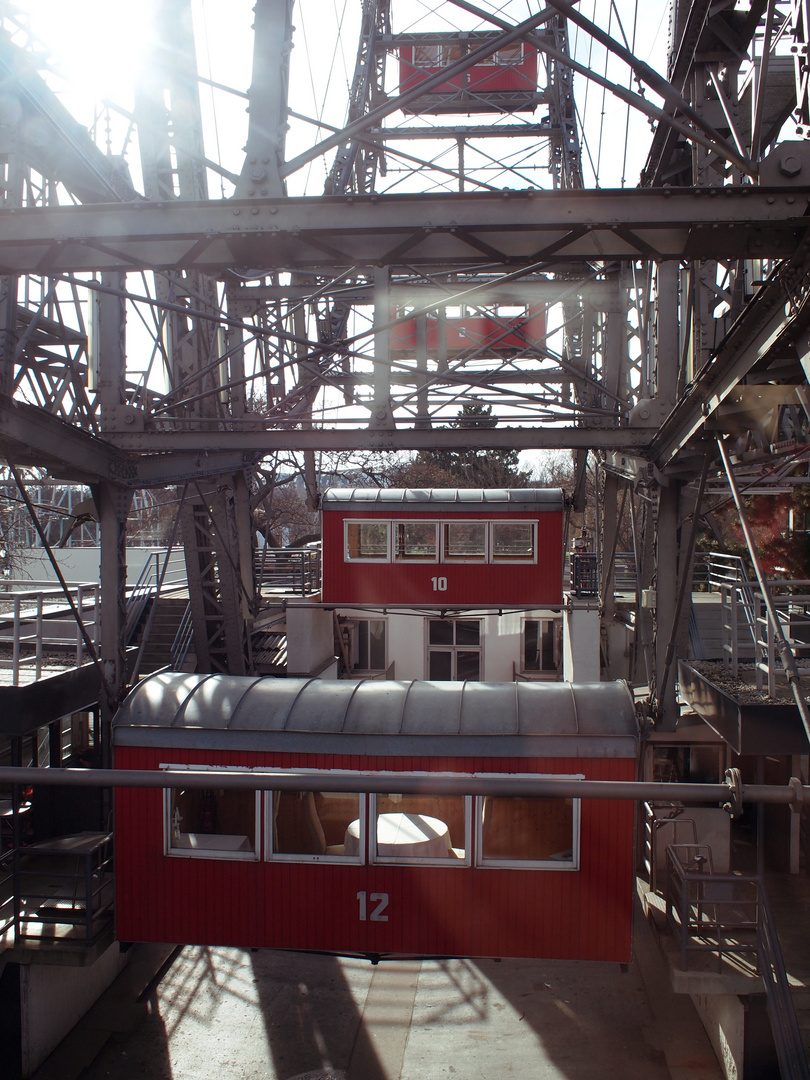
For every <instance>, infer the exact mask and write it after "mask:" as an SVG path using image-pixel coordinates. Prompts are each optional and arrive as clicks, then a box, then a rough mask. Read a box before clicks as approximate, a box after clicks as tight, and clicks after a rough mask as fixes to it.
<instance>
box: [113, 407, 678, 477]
mask: <svg viewBox="0 0 810 1080" xmlns="http://www.w3.org/2000/svg"><path fill="white" fill-rule="evenodd" d="M362 422H363V419H362V418H358V420H357V421H356V423H357V424H358V425H359V424H361V423H362ZM231 426H232V428H235V427H236V425H235V422H231ZM255 428H256V422H255V420H254V421H247V422H246V423H245V425H244V430H240V429H238V428H237V429H236V430H230V431H206V432H205V433H204V435H203V436H201V434H200V432H199V431H168V432H157V431H148V432H132V433H124V434H116V435H115V436H113V438H114V439H115V441H116V444H117V445H118V447H119V448H120V449H126V450H130V451H140V452H147V451H149V452H151V453H162V454H165V453H169V452H171V453H174V452H176V451H178V450H184V451H186V453H187V455H188V457H187V458H186V462H187V464H189V463H190V462H191V461H192V460H194V459H195V455H196V457H197V458H201V456H202V455H204V454H209V453H220V452H231V453H234V452H242V453H246V454H256V455H260V454H269V453H273V452H274V451H282V450H285V451H286V450H367V451H376V450H441V449H454V448H457V447H458V432H457V431H456V430H455V429H453V428H449V427H448V428H434V429H433V430H424V429H420V428H415V427H407V428H405V427H392V428H381V429H375V430H370V429H366V428H360V427H347V428H343V429H340V430H336V429H325V428H319V429H314V430H313V429H306V430H296V429H294V428H293V429H292V430H280V429H269V430H264V431H256V430H255ZM656 432H657V429H656V428H649V427H648V428H636V427H633V428H626V427H624V428H597V429H594V428H587V427H552V426H550V425H542V426H541V425H539V424H538V426H535V427H525V428H516V427H497V428H488V429H484V430H480V431H479V430H477V429H472V428H471V429H470V430H469V431H465V433H464V442H465V445H467V446H471V447H475V448H476V449H485V450H486V449H489V450H535V449H548V450H557V449H568V448H577V447H580V448H583V449H591V448H593V449H600V448H604V449H614V450H631V451H633V452H635V453H637V454H639V455H641V456H644V455H645V454H646V452H647V447H648V446H649V444H650V442H651V441H652V439H653V436H654V435H655V434H656ZM201 438H204V440H205V450H204V451H201V450H200V441H201ZM208 472H209V475H210V474H213V472H214V470H213V469H212V470H209V471H208ZM181 478H182V472H181Z"/></svg>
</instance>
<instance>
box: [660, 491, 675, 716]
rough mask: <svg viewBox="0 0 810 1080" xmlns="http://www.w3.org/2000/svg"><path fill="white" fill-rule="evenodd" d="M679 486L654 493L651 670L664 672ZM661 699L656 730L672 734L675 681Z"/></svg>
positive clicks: (672, 603) (672, 614)
mask: <svg viewBox="0 0 810 1080" xmlns="http://www.w3.org/2000/svg"><path fill="white" fill-rule="evenodd" d="M680 493H681V485H680V483H679V482H677V481H674V480H673V481H671V482H670V485H669V486H668V487H660V488H659V489H658V527H657V529H656V573H657V577H656V598H655V670H656V673H661V675H663V672H664V671H665V670H666V657H667V645H668V643H669V628H670V627H671V626H674V625H675V614H676V610H677V594H678V546H679V544H678V541H679V530H678V513H679V509H680V502H681V500H680ZM663 691H664V693H663V695H658V696H657V706H658V710H657V713H658V714H657V727H658V728H659V730H661V731H674V730H675V728H676V727H677V723H678V702H677V697H676V694H675V680H674V679H670V680H668V682H667V684H666V685H665V686H664V687H663Z"/></svg>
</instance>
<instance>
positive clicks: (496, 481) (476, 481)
mask: <svg viewBox="0 0 810 1080" xmlns="http://www.w3.org/2000/svg"><path fill="white" fill-rule="evenodd" d="M497 423H498V421H497V420H495V419H494V418H493V416H492V406H491V405H486V404H484V403H482V402H479V401H473V402H467V403H465V405H464V406H463V407H462V408H461V410H460V411H459V413H458V419H457V420H454V421H453V422H452V423H451V424H450V425H449V426H450V427H451V428H455V429H457V430H459V431H464V430H467V431H469V430H474V429H476V428H478V429H480V428H494V427H496V426H497ZM463 442H464V440H463V438H462V439H459V443H460V444H463ZM390 479H391V481H392V483H393V485H394V486H396V487H434V488H450V487H465V488H520V487H529V486H530V484H531V483H532V474H531V472H530V471H529V470H526V469H521V467H520V456H519V454H518V451H517V450H484V449H477V448H475V447H472V446H464V445H459V447H458V449H454V450H420V451H419V453H418V454H417V455H416V457H415V458H413V460H412V461H410V462H408V463H407V464H405V465H404V466H401V467H399V468H397V469H396V470H395V473H394V474H393V475H392V476H391V478H390Z"/></svg>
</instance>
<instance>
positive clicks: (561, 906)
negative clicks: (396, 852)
mask: <svg viewBox="0 0 810 1080" xmlns="http://www.w3.org/2000/svg"><path fill="white" fill-rule="evenodd" d="M282 759H284V760H283V761H282ZM160 762H167V763H173V764H184V763H186V764H199V765H204V764H230V765H246V764H251V765H254V766H260V765H263V766H275V767H279V766H298V767H307V768H335V767H344V768H345V767H347V766H348V765H349V762H348V761H347V759H345V758H341V757H339V756H335V755H295V756H291V755H270V754H255V755H247V754H227V755H226V754H222V753H216V752H213V751H196V752H194V753H193V754H189V753H188V752H180V751H172V750H165V749H164V750H159V751H158V750H146V749H138V748H123V747H122V748H118V749H117V751H116V766H117V767H119V768H156V767H157V766H158V765H159V764H160ZM353 764H354V765H355V766H356V764H357V763H356V762H354V763H353ZM392 764H393V766H394V767H395V768H401V769H403V770H405V771H410V770H411V769H421V770H430V769H441V770H442V771H446V770H447V768H448V760H447V759H433V760H431V759H411V760H409V761H408V763H407V765H406V763H405V762H404V760H402V759H399V760H398V761H397V760H395V761H393V762H392V760H391V759H390V758H389V759H383V758H379V759H368V758H366V759H363V765H364V767H365V768H367V769H370V770H376V769H380V768H383V767H389V768H390V767H391V766H392ZM453 766H454V768H456V767H457V768H458V769H459V770H461V771H464V772H472V771H507V766H506V763H505V762H501V761H497V760H483V761H482V760H480V759H459V760H458V761H457V762H454V763H453ZM510 766H514V769H513V770H512V771H519V772H524V771H525V772H546V773H549V772H550V773H553V772H564V773H572V772H574V773H583V774H584V775H585V776H587V777H588V778H592V779H617V780H618V779H624V780H627V779H632V778H633V777H634V775H635V763H634V761H632V760H629V761H628V760H622V761H610V760H603V759H596V760H590V759H586V760H580V759H556V760H542V759H541V760H538V759H533V760H520V761H517V762H514V761H512V762H510ZM349 767H351V766H349ZM633 820H634V812H633V804H631V803H629V802H619V801H612V800H611V801H600V802H587V801H585V802H583V803H582V806H581V830H580V868H579V870H576V871H572V870H559V871H558V870H513V869H506V870H505V869H499V868H498V869H496V868H487V869H482V868H481V869H477V868H473V867H470V868H466V867H463V866H451V865H447V866H388V865H385V866H378V865H363V866H358V865H355V864H353V865H334V864H317V863H301V864H296V863H281V862H262V861H258V862H239V861H229V860H222V859H204V858H178V857H166V856H164V855H163V809H162V792H161V791H158V790H155V789H126V790H122V791H119V792H118V794H117V796H116V859H117V888H118V895H117V919H118V936H119V938H120V939H121V940H127V941H167V942H183V943H188V944H211V945H215V944H218V945H234V946H241V947H257V948H258V947H263V946H266V947H277V948H287V949H319V950H326V951H334V952H359V953H396V954H399V953H405V954H433V955H447V954H452V955H461V956H536V957H546V958H558V959H566V958H567V959H579V960H585V959H591V960H614V961H622V962H624V961H626V960H628V959H629V954H630V917H631V900H632V880H633ZM358 893H365V894H366V904H367V914H370V912H371V910H372V909H373V907H374V906H376V901H375V902H372V899H371V894H372V893H375V894H379V893H384V894H386V895H387V897H388V903H387V906H386V908H385V914H386V915H387V920H386V921H375V920H372V919H370V918H366V919H365V920H361V919H360V906H359V902H358V895H357V894H358Z"/></svg>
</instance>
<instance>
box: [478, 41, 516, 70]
mask: <svg viewBox="0 0 810 1080" xmlns="http://www.w3.org/2000/svg"><path fill="white" fill-rule="evenodd" d="M522 63H523V42H522V41H513V42H512V44H511V45H504V46H503V47H502V48H500V49H498V51H497V52H494V53H491V54H490V55H489V56H487V57H486V58H485V59H484V60H479V62H478V64H480V65H481V66H482V67H483V66H487V65H491V64H496V65H497V66H498V67H509V66H514V65H517V64H522ZM476 66H478V65H476Z"/></svg>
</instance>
